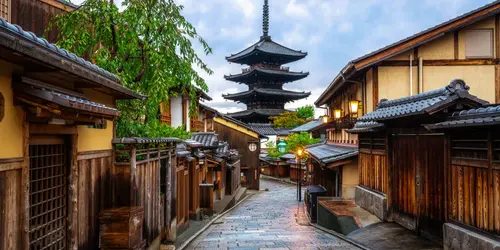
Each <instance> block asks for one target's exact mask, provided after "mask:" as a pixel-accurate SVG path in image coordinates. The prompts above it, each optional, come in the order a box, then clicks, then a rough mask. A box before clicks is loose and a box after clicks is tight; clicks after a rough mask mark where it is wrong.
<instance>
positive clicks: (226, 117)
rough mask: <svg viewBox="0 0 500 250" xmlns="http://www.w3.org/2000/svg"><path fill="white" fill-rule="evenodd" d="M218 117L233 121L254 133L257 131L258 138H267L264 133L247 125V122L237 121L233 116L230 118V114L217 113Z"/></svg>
mask: <svg viewBox="0 0 500 250" xmlns="http://www.w3.org/2000/svg"><path fill="white" fill-rule="evenodd" d="M219 117H221V118H222V119H225V120H227V121H230V122H232V123H235V124H238V125H239V126H242V127H244V128H246V129H248V130H251V131H253V132H255V133H257V134H258V135H259V137H260V138H267V137H266V135H265V134H263V133H261V132H260V131H258V130H255V129H254V128H253V127H252V126H250V125H248V123H245V122H242V121H239V120H236V119H234V118H232V117H231V116H229V115H222V114H219Z"/></svg>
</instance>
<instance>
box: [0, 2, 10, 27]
mask: <svg viewBox="0 0 500 250" xmlns="http://www.w3.org/2000/svg"><path fill="white" fill-rule="evenodd" d="M10 1H11V0H0V16H1V17H3V18H4V19H5V20H7V21H9V22H10Z"/></svg>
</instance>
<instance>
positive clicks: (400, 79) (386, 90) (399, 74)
mask: <svg viewBox="0 0 500 250" xmlns="http://www.w3.org/2000/svg"><path fill="white" fill-rule="evenodd" d="M408 63H409V62H408ZM412 71H413V72H412V74H413V77H412V79H413V94H417V91H418V68H417V67H412ZM378 91H379V92H378V97H379V100H380V99H384V98H386V99H389V100H392V99H397V98H401V97H405V96H409V95H410V67H409V66H408V67H402V66H399V67H390V66H386V67H379V68H378Z"/></svg>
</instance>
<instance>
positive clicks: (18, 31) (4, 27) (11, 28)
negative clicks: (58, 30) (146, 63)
mask: <svg viewBox="0 0 500 250" xmlns="http://www.w3.org/2000/svg"><path fill="white" fill-rule="evenodd" d="M0 31H2V32H8V33H11V34H12V35H15V36H20V37H22V38H23V39H26V40H28V41H29V42H30V43H33V44H36V45H38V46H41V47H43V48H44V49H46V50H48V51H50V52H51V53H54V54H56V55H58V56H60V57H62V58H64V59H65V60H67V61H70V62H73V63H75V64H78V65H80V66H83V67H84V68H86V69H88V70H90V71H93V72H95V73H97V74H99V75H101V76H103V77H105V78H107V79H109V80H111V81H112V83H110V84H108V85H105V86H106V87H109V88H111V89H113V90H115V91H118V92H120V93H123V94H126V95H129V96H133V97H135V98H139V99H145V97H144V96H142V95H140V94H137V93H135V92H133V91H132V90H130V89H128V88H126V87H124V86H122V85H121V84H120V82H121V80H120V79H118V77H116V76H115V75H114V74H113V73H111V72H109V71H107V70H104V69H102V68H100V67H99V66H97V65H95V64H92V63H91V62H89V61H86V60H85V59H83V58H81V57H78V56H77V55H75V54H73V53H71V52H69V51H67V50H65V49H62V48H60V47H58V46H56V45H55V44H52V43H49V42H48V41H47V40H45V39H44V38H39V37H37V36H36V35H35V34H34V33H32V32H27V31H24V30H23V29H22V28H21V27H20V26H19V25H16V24H11V23H9V22H7V20H5V19H4V18H2V17H0ZM0 39H4V38H0ZM6 40H7V39H6ZM13 42H14V43H15V41H13ZM0 44H1V43H0ZM16 49H18V50H19V49H23V48H17V47H16ZM45 58H47V56H45ZM97 83H100V84H101V82H97Z"/></svg>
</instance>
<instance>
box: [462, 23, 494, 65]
mask: <svg viewBox="0 0 500 250" xmlns="http://www.w3.org/2000/svg"><path fill="white" fill-rule="evenodd" d="M465 57H466V58H492V57H493V30H492V29H477V30H468V31H467V32H466V33H465Z"/></svg>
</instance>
